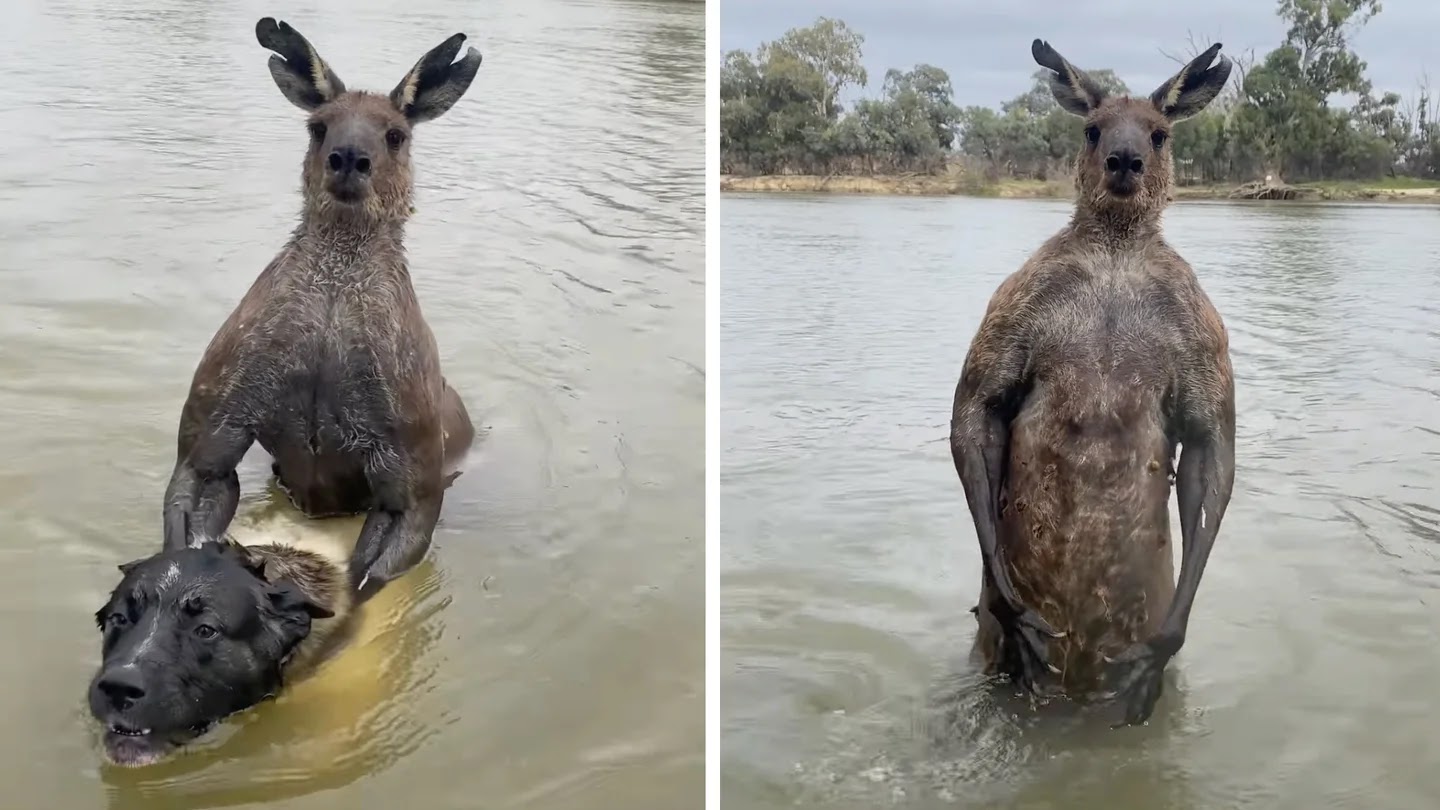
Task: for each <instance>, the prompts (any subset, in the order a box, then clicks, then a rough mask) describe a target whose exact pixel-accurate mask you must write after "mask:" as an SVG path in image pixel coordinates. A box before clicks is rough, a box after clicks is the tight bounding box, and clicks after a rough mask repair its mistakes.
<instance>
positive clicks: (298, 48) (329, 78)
mask: <svg viewBox="0 0 1440 810" xmlns="http://www.w3.org/2000/svg"><path fill="white" fill-rule="evenodd" d="M255 38H256V39H257V40H259V41H260V44H261V45H263V46H265V47H266V48H267V49H269V50H272V51H274V52H275V55H273V56H271V57H270V75H271V76H272V77H273V78H274V79H275V84H276V85H278V86H279V87H280V92H281V93H284V94H285V98H288V99H290V103H291V104H294V105H295V106H296V107H299V108H300V109H302V110H306V111H309V110H313V109H315V108H316V107H319V106H320V105H321V104H324V103H325V102H327V101H332V100H334V99H335V97H336V96H338V95H340V94H341V93H343V92H345V84H344V82H341V81H340V77H339V76H336V75H335V71H333V70H331V69H330V66H329V65H327V64H325V60H324V59H321V58H320V54H319V53H318V52H316V50H315V48H314V46H312V45H311V44H310V43H309V42H308V41H306V39H305V37H302V36H300V32H299V31H296V30H295V29H294V28H291V27H290V24H289V23H285V22H280V23H277V22H275V18H274V17H264V18H262V19H261V20H260V22H258V23H256V24H255Z"/></svg>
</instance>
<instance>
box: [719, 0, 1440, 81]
mask: <svg viewBox="0 0 1440 810" xmlns="http://www.w3.org/2000/svg"><path fill="white" fill-rule="evenodd" d="M1381 5H1382V10H1381V12H1380V14H1379V15H1377V16H1376V17H1374V18H1373V19H1371V20H1370V22H1369V24H1367V25H1366V26H1365V27H1364V28H1363V29H1361V31H1360V34H1359V35H1358V36H1356V37H1355V39H1354V42H1353V43H1352V44H1353V46H1354V48H1355V50H1356V52H1357V53H1359V55H1360V58H1361V59H1364V60H1365V61H1366V62H1367V63H1368V64H1369V69H1368V71H1367V75H1368V76H1369V78H1370V80H1371V81H1373V82H1374V83H1375V87H1376V89H1377V90H1380V89H1384V90H1394V91H1396V92H1398V93H1400V94H1401V95H1402V96H1404V97H1406V98H1409V97H1410V96H1411V95H1412V94H1413V92H1414V90H1415V84H1416V80H1417V78H1418V77H1419V75H1420V73H1421V71H1422V70H1425V71H1427V72H1428V73H1429V74H1430V76H1431V79H1432V81H1433V82H1434V83H1435V84H1437V85H1440V2H1437V0H1382V3H1381ZM1275 7H1276V4H1275V3H1274V2H1273V1H1272V0H1208V2H1195V3H1177V2H1153V0H1150V1H1148V2H1147V1H1145V0H1087V2H1084V3H1079V2H1071V3H1061V2H1057V1H1056V0H1002V2H994V1H993V0H988V1H987V2H974V1H973V0H971V1H970V2H960V1H957V0H883V2H876V1H875V0H724V2H723V3H722V4H721V7H720V45H721V48H722V49H723V50H726V51H728V50H733V49H736V48H743V49H746V50H749V49H753V48H754V47H755V46H756V45H758V44H760V43H761V42H764V41H768V40H773V39H775V38H776V37H778V36H780V35H781V34H783V33H784V32H785V31H786V30H788V29H790V28H794V27H796V26H803V25H809V24H811V23H813V22H814V21H815V19H816V17H818V16H821V15H824V16H827V17H834V18H836V19H840V20H844V21H845V22H846V23H847V24H848V25H849V26H850V27H851V28H853V29H855V30H856V31H858V32H859V33H861V34H863V35H864V36H865V43H864V46H863V49H864V54H865V68H866V70H867V71H868V72H869V74H870V86H869V93H876V92H878V91H879V87H880V82H881V80H882V79H883V77H884V75H885V70H886V69H887V68H892V67H897V68H902V69H909V68H910V67H913V66H914V65H915V64H916V63H917V62H926V63H929V64H932V65H938V66H939V67H941V68H944V69H945V70H946V71H947V72H949V74H950V79H951V81H952V82H953V83H954V85H955V101H956V103H957V104H959V105H960V106H962V107H964V106H967V105H970V104H983V105H986V106H995V105H997V104H998V103H999V102H1001V101H1004V100H1007V99H1010V98H1013V97H1015V96H1016V95H1019V94H1020V93H1021V92H1023V91H1024V90H1025V89H1026V88H1027V87H1028V86H1029V83H1030V74H1032V73H1033V72H1034V71H1035V70H1036V69H1037V66H1036V65H1035V63H1034V61H1033V60H1032V59H1031V58H1030V41H1031V40H1032V39H1034V38H1035V37H1040V38H1042V39H1045V40H1048V41H1049V42H1050V44H1051V45H1053V46H1054V47H1055V49H1056V50H1058V51H1059V52H1060V53H1061V54H1063V55H1064V56H1065V58H1066V59H1068V60H1070V61H1071V62H1072V63H1074V64H1075V65H1076V66H1078V67H1080V68H1085V69H1093V68H1107V67H1108V68H1113V69H1115V70H1116V71H1117V72H1118V73H1119V74H1120V78H1121V79H1122V80H1124V81H1125V83H1126V84H1127V85H1128V86H1129V87H1130V89H1131V90H1132V91H1134V92H1137V93H1141V92H1143V93H1149V92H1150V91H1151V90H1153V89H1154V88H1155V87H1156V86H1157V85H1159V84H1160V82H1162V81H1164V80H1165V79H1166V78H1168V77H1169V76H1170V74H1172V73H1174V72H1175V70H1177V69H1178V68H1179V65H1178V64H1177V63H1174V62H1171V61H1168V60H1167V59H1166V58H1165V57H1164V56H1161V55H1160V53H1159V51H1160V49H1164V50H1165V51H1167V52H1171V53H1177V54H1184V53H1185V52H1186V46H1187V31H1189V32H1193V33H1194V34H1195V38H1196V39H1197V40H1199V41H1201V44H1202V45H1204V44H1208V43H1209V42H1213V41H1219V42H1222V43H1224V52H1225V53H1228V54H1231V55H1232V56H1233V55H1235V54H1237V53H1240V52H1243V51H1245V50H1247V49H1254V51H1255V55H1256V59H1257V60H1259V59H1261V58H1263V57H1264V55H1265V54H1266V53H1267V52H1269V51H1270V50H1272V49H1273V48H1275V47H1276V46H1277V45H1279V44H1280V39H1281V37H1283V36H1284V34H1285V28H1284V26H1283V25H1282V24H1281V22H1280V20H1279V18H1277V17H1276V16H1275ZM847 95H850V96H852V97H853V95H854V94H853V92H852V93H849V94H847Z"/></svg>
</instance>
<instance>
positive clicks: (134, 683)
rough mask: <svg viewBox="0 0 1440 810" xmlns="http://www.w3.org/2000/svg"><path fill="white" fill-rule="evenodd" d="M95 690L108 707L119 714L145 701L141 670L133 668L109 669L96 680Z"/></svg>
mask: <svg viewBox="0 0 1440 810" xmlns="http://www.w3.org/2000/svg"><path fill="white" fill-rule="evenodd" d="M95 690H96V691H97V692H99V694H100V697H101V698H102V699H103V700H104V702H105V704H106V705H107V706H109V707H110V708H111V709H114V710H115V711H119V712H123V711H127V710H129V709H130V708H132V707H134V706H135V704H137V703H139V702H140V701H141V700H144V699H145V685H144V683H143V682H142V680H141V677H140V670H139V669H138V668H136V667H133V666H126V667H115V668H113V669H107V670H106V671H105V672H103V673H101V675H100V677H99V678H98V679H96V681H95Z"/></svg>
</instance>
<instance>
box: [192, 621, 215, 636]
mask: <svg viewBox="0 0 1440 810" xmlns="http://www.w3.org/2000/svg"><path fill="white" fill-rule="evenodd" d="M195 635H197V636H199V637H200V638H206V639H209V638H214V637H215V636H217V635H219V631H218V630H216V629H215V628H213V627H211V626H210V625H208V624H201V625H196V627H195Z"/></svg>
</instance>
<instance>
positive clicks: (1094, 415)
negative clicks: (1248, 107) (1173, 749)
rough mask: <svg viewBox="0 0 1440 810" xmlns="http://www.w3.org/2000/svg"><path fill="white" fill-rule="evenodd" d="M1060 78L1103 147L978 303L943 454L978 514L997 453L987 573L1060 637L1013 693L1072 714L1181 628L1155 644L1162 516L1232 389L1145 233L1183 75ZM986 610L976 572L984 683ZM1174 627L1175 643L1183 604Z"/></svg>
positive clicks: (991, 629)
mask: <svg viewBox="0 0 1440 810" xmlns="http://www.w3.org/2000/svg"><path fill="white" fill-rule="evenodd" d="M1041 45H1042V43H1039V41H1037V43H1036V51H1037V61H1039V60H1040V58H1041V57H1040V56H1039V55H1038V54H1039V53H1040V46H1041ZM1044 47H1045V48H1046V49H1048V46H1044ZM1217 48H1218V46H1217ZM1051 53H1053V51H1051ZM1056 56H1057V57H1058V55H1056ZM1053 63H1054V62H1053V60H1052V64H1053ZM1042 64H1045V62H1042ZM1062 64H1063V67H1065V68H1070V69H1071V70H1073V67H1071V66H1069V64H1068V63H1062ZM1206 64H1208V60H1207V62H1206ZM1047 66H1049V65H1047ZM1190 67H1192V66H1187V70H1189V69H1190ZM1201 67H1203V65H1202V66H1201ZM1223 68H1224V74H1225V75H1228V70H1229V68H1228V63H1225V64H1223ZM1075 73H1079V72H1078V71H1075ZM1057 74H1059V77H1060V78H1059V79H1058V80H1057V82H1056V85H1057V86H1058V87H1057V89H1056V96H1057V98H1058V99H1060V100H1061V103H1062V104H1065V105H1066V107H1067V109H1071V111H1072V112H1078V111H1079V108H1082V107H1083V109H1084V114H1085V121H1084V126H1085V127H1086V128H1087V129H1088V128H1089V127H1095V128H1097V129H1098V130H1099V133H1100V139H1099V143H1097V144H1093V145H1092V144H1090V143H1088V142H1087V143H1086V145H1085V146H1083V147H1082V148H1081V150H1080V152H1079V154H1078V155H1077V158H1076V186H1077V191H1078V195H1077V202H1076V207H1075V212H1074V216H1073V217H1072V219H1071V221H1070V223H1069V224H1068V225H1066V227H1064V228H1063V229H1061V231H1060V232H1059V233H1057V234H1055V235H1054V236H1052V237H1051V238H1050V239H1048V240H1047V241H1046V242H1045V243H1044V244H1043V245H1042V246H1041V247H1040V248H1039V250H1037V251H1036V252H1035V253H1034V254H1033V255H1031V257H1030V258H1029V259H1028V260H1027V261H1026V262H1025V263H1024V265H1023V266H1022V267H1021V268H1020V269H1019V271H1018V272H1016V273H1014V274H1013V275H1011V276H1010V277H1009V278H1007V279H1006V280H1005V281H1004V282H1003V283H1002V284H1001V285H1000V286H999V288H998V289H997V290H996V291H995V293H994V296H993V297H992V298H991V300H990V303H989V306H988V308H987V310H986V313H985V316H984V319H983V321H982V323H981V326H980V327H979V330H978V331H977V333H976V335H975V337H974V339H973V341H972V343H971V346H970V350H969V353H968V355H967V357H966V359H965V364H964V369H963V371H962V374H961V379H960V381H959V384H958V386H957V388H956V393H955V402H954V413H953V420H952V450H953V452H954V454H955V459H956V466H957V470H959V471H960V474H961V478H962V481H963V482H964V483H965V486H966V491H967V497H969V498H970V499H971V505H972V513H975V512H976V510H977V509H982V508H983V507H984V504H983V503H982V501H983V499H984V497H985V492H986V491H988V490H986V488H985V486H984V480H983V479H984V475H983V474H982V472H983V470H982V466H983V465H982V463H981V461H980V455H981V454H983V453H984V452H985V449H986V447H987V442H989V441H990V439H988V438H986V437H992V438H995V441H996V442H999V443H1000V444H1001V445H1002V446H999V447H996V448H995V451H996V452H995V455H994V456H993V457H987V458H988V459H989V461H990V462H992V464H991V466H992V467H993V468H995V469H996V470H998V471H999V472H1000V485H999V491H998V493H996V494H997V499H996V500H997V503H995V504H993V509H994V515H995V517H996V524H995V529H996V531H995V537H996V542H997V545H998V558H999V560H1000V563H1001V564H1002V565H1004V566H1006V568H1007V570H1008V572H1009V575H1010V578H1011V581H1012V582H1013V585H1014V588H1015V591H1016V593H1017V594H1018V596H1019V597H1020V601H1021V603H1022V604H1023V605H1024V606H1026V607H1028V608H1030V609H1031V610H1033V611H1035V612H1036V613H1038V614H1039V615H1040V616H1041V617H1042V618H1043V619H1044V621H1045V622H1048V623H1049V625H1050V626H1051V627H1052V628H1053V629H1054V630H1055V631H1058V632H1059V633H1062V634H1064V635H1063V637H1061V638H1051V639H1049V640H1048V658H1049V663H1050V664H1052V665H1053V666H1054V667H1055V668H1057V669H1058V670H1059V673H1058V674H1057V675H1053V676H1051V677H1049V678H1046V679H1042V682H1039V683H1028V684H1026V685H1027V686H1029V687H1031V688H1032V689H1034V690H1035V691H1049V690H1059V691H1062V692H1064V693H1067V694H1070V695H1072V696H1075V697H1084V696H1087V695H1091V694H1093V693H1096V692H1099V691H1101V690H1104V689H1106V688H1108V687H1109V686H1110V684H1109V682H1108V680H1107V665H1106V663H1105V658H1106V657H1115V656H1118V655H1119V654H1121V653H1122V652H1124V651H1126V650H1127V649H1129V648H1132V647H1133V646H1134V645H1137V644H1142V643H1145V642H1147V641H1148V640H1152V639H1155V638H1157V637H1158V636H1162V635H1166V634H1167V633H1168V634H1169V635H1172V636H1173V635H1174V633H1175V630H1176V627H1175V625H1176V622H1177V619H1176V617H1174V616H1170V625H1169V626H1167V625H1166V619H1167V615H1168V614H1169V612H1170V608H1171V604H1172V600H1173V599H1174V597H1175V594H1176V583H1175V575H1174V563H1173V550H1172V547H1171V533H1170V520H1169V511H1168V505H1169V497H1170V490H1171V476H1172V473H1173V472H1174V470H1175V467H1174V464H1173V459H1174V458H1175V451H1176V445H1177V443H1179V442H1180V441H1181V440H1182V438H1185V439H1192V438H1194V437H1197V436H1200V435H1204V436H1206V437H1213V439H1214V442H1215V443H1216V445H1217V446H1222V445H1223V448H1224V449H1222V450H1221V451H1219V455H1220V456H1221V457H1223V456H1224V455H1225V450H1227V449H1228V448H1230V447H1231V446H1233V434H1234V383H1233V379H1232V373H1231V365H1230V360H1229V353H1228V338H1227V335H1226V330H1225V326H1224V324H1223V322H1222V320H1221V317H1220V315H1219V313H1218V312H1217V311H1216V309H1215V307H1214V306H1213V305H1212V304H1211V302H1210V300H1209V298H1208V297H1207V296H1206V294H1205V292H1204V290H1203V289H1202V288H1201V286H1200V284H1199V281H1198V280H1197V278H1196V276H1195V274H1194V272H1193V271H1192V269H1191V267H1190V265H1189V264H1188V263H1187V262H1186V261H1185V260H1184V259H1183V258H1182V257H1181V256H1180V255H1179V254H1178V253H1176V251H1175V250H1174V249H1173V248H1172V247H1171V246H1170V245H1169V244H1168V243H1167V242H1166V241H1165V239H1164V237H1163V236H1162V234H1161V229H1160V217H1161V213H1162V212H1163V210H1164V208H1165V206H1166V204H1167V202H1168V200H1169V198H1170V193H1171V188H1172V168H1171V162H1172V158H1171V151H1170V142H1169V138H1168V136H1169V134H1170V127H1171V124H1172V119H1171V117H1168V116H1167V115H1166V114H1164V113H1162V112H1161V109H1160V107H1159V106H1157V101H1156V99H1158V100H1160V101H1161V102H1163V101H1164V100H1166V99H1173V97H1174V95H1175V93H1174V86H1173V85H1174V84H1175V83H1176V82H1181V83H1183V81H1184V78H1185V71H1182V73H1181V74H1180V75H1178V76H1177V77H1176V79H1173V80H1171V82H1168V83H1167V85H1162V87H1161V88H1160V89H1159V90H1157V91H1156V94H1155V96H1154V97H1153V99H1151V98H1140V99H1132V98H1128V97H1123V98H1103V97H1102V98H1098V99H1097V98H1095V97H1094V96H1093V95H1092V96H1090V97H1088V98H1087V97H1085V90H1086V89H1087V87H1086V83H1087V80H1088V77H1084V76H1083V74H1080V75H1079V79H1080V81H1077V82H1066V81H1065V80H1064V75H1065V71H1064V70H1060V71H1057ZM1223 81H1224V76H1221V77H1220V82H1221V84H1223ZM1076 87H1078V89H1079V92H1078V93H1077V92H1076V89H1075V88H1076ZM1093 87H1094V85H1093V82H1092V83H1089V88H1088V89H1091V90H1093ZM1216 91H1218V87H1217V88H1216ZM1205 93H1208V95H1209V98H1213V96H1214V92H1210V91H1209V88H1208V87H1207V88H1202V90H1201V91H1200V94H1201V95H1204V94H1205ZM1077 95H1078V96H1080V97H1081V98H1079V99H1078V100H1077V98H1076V96H1077ZM1209 98H1205V99H1203V101H1202V102H1200V103H1199V104H1198V107H1203V106H1204V104H1205V103H1208V101H1209ZM1189 100H1190V102H1191V103H1192V105H1193V104H1194V103H1195V99H1194V98H1193V97H1192V98H1190V99H1189ZM1067 102H1069V103H1067ZM1097 102H1098V103H1097ZM1197 111H1198V108H1197ZM1192 114H1193V113H1192ZM1156 132H1161V133H1164V135H1165V139H1164V142H1163V145H1162V146H1161V148H1159V149H1153V151H1152V152H1151V153H1148V154H1145V155H1143V156H1142V157H1144V160H1145V164H1146V165H1145V170H1144V173H1143V175H1142V176H1141V177H1140V178H1139V181H1140V182H1139V184H1138V188H1136V189H1135V191H1134V193H1133V194H1130V195H1121V194H1116V193H1113V192H1112V189H1111V188H1110V181H1109V180H1108V179H1107V170H1106V166H1105V159H1106V156H1107V154H1109V153H1110V149H1109V148H1108V147H1110V146H1111V145H1113V144H1116V143H1120V141H1117V140H1116V138H1119V137H1121V136H1129V138H1130V141H1129V142H1133V141H1134V139H1135V137H1137V133H1138V137H1139V138H1140V139H1141V140H1142V141H1143V142H1145V143H1149V144H1150V145H1151V146H1152V147H1153V146H1154V141H1153V140H1152V137H1153V133H1156ZM1117 133H1118V135H1117ZM1086 137H1087V139H1088V137H1089V135H1088V133H1087V136H1086ZM1129 142H1127V143H1129ZM1114 148H1116V149H1119V148H1120V147H1119V146H1115V147H1114ZM992 420H993V421H992ZM1002 436H1003V437H1004V439H1003V441H1002V440H1001V439H1000V438H998V437H1002ZM1209 440H1210V439H1208V438H1207V441H1209ZM1196 441H1197V444H1198V442H1199V440H1198V439H1196ZM1186 446H1187V448H1188V446H1189V442H1186ZM1197 452H1198V451H1197ZM1197 458H1198V457H1197ZM1197 463H1198V462H1197ZM967 465H968V466H967ZM1221 466H1222V467H1223V465H1221ZM1206 469H1209V468H1208V467H1207V468H1206ZM1231 475H1233V466H1232V467H1230V468H1229V470H1228V471H1227V470H1225V469H1220V470H1219V472H1218V473H1216V475H1215V476H1211V478H1216V477H1217V476H1218V483H1217V482H1215V481H1211V484H1212V485H1213V486H1211V488H1212V489H1214V490H1216V491H1215V492H1214V493H1212V495H1213V497H1209V498H1207V500H1206V507H1207V509H1208V510H1209V512H1210V513H1211V514H1210V515H1209V517H1210V519H1211V520H1213V521H1214V524H1215V526H1217V527H1218V522H1219V519H1220V516H1221V515H1223V512H1224V507H1225V504H1226V502H1228V499H1229V491H1230V476H1231ZM1208 480H1210V479H1207V481H1208ZM1221 490H1223V493H1222V492H1221ZM1182 506H1184V503H1183V502H1182ZM978 521H979V518H977V523H978ZM1182 522H1183V518H1182ZM977 528H978V527H977ZM982 546H983V542H982ZM1205 551H1206V553H1208V546H1207V547H1206V549H1205ZM1200 562H1201V565H1203V559H1201V561H1200ZM1197 577H1198V573H1197ZM997 599H998V594H997V589H996V584H995V581H994V578H993V576H992V572H991V571H990V570H989V569H988V567H987V569H986V571H985V572H984V573H983V574H982V590H981V598H980V603H979V605H978V606H977V609H976V611H975V612H976V614H977V618H978V620H979V630H978V633H977V635H976V639H975V650H976V652H977V653H978V654H979V656H980V658H981V660H982V661H983V662H984V664H985V666H986V668H987V669H988V670H989V671H992V672H993V671H999V670H1006V669H1010V670H1012V671H1013V670H1014V669H1015V665H1014V663H1013V662H1011V661H1008V660H1007V659H1008V657H1009V656H1011V655H1013V652H1012V651H1009V650H1007V649H1005V644H1004V634H1003V633H1002V629H1001V623H1000V621H999V619H998V618H997V613H996V610H995V609H996V608H997V607H1002V606H997ZM1183 613H1184V614H1185V615H1184V616H1181V617H1180V619H1179V620H1178V624H1179V634H1180V635H1179V637H1180V638H1181V639H1183V628H1184V620H1185V619H1186V618H1188V605H1187V606H1185V607H1184V609H1183ZM1176 646H1177V648H1178V644H1177V645H1176ZM1022 679H1024V678H1022ZM1144 714H1147V715H1148V709H1147V710H1146V711H1145V712H1144Z"/></svg>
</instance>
